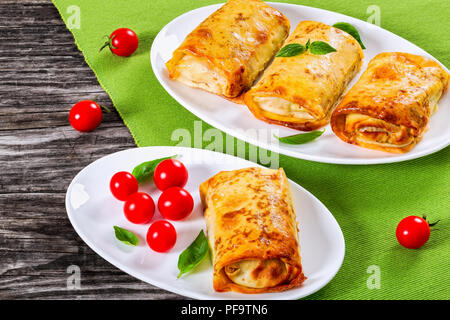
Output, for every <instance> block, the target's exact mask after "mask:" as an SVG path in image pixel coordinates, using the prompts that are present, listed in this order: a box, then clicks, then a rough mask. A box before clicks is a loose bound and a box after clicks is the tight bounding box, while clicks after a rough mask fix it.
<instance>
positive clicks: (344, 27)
mask: <svg viewBox="0 0 450 320" xmlns="http://www.w3.org/2000/svg"><path fill="white" fill-rule="evenodd" d="M333 27H335V28H338V29H340V30H342V31H345V32H347V33H348V34H349V35H351V36H352V37H353V38H355V40H356V41H358V43H359V45H360V46H361V48H363V49H365V48H366V47H365V46H364V44H363V43H362V41H361V37H360V36H359V32H358V30H356V28H355V27H354V26H353V25H351V24H350V23H347V22H337V23H335V24H333Z"/></svg>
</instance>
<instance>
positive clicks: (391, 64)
mask: <svg viewBox="0 0 450 320" xmlns="http://www.w3.org/2000/svg"><path fill="white" fill-rule="evenodd" d="M448 79H449V74H448V73H447V72H446V71H445V70H444V69H443V68H442V67H441V66H440V65H439V64H438V63H437V62H436V61H433V60H431V59H428V58H425V57H422V56H418V55H413V54H409V53H401V52H385V53H381V54H379V55H377V56H376V57H375V58H373V59H372V60H371V61H370V63H369V65H368V67H367V70H366V71H365V72H364V73H363V74H362V76H361V78H360V79H359V81H358V82H357V83H356V84H355V85H354V86H353V88H351V89H350V90H349V92H348V93H347V94H346V95H345V96H344V98H343V99H342V101H341V103H340V104H339V105H338V107H337V108H336V110H334V112H333V114H332V117H331V128H332V129H333V131H334V133H335V134H336V135H337V136H338V137H339V138H340V139H342V140H343V141H345V142H348V143H352V144H356V145H359V146H361V147H365V148H370V149H376V150H381V151H386V152H392V153H404V152H407V151H409V150H411V149H412V148H413V147H414V146H415V145H416V144H417V143H418V142H419V141H420V140H421V139H422V135H423V133H424V132H425V131H426V129H427V124H428V121H429V119H430V116H431V115H432V114H433V113H434V112H435V111H436V109H437V106H438V101H439V99H440V97H441V96H442V94H443V93H444V92H445V90H446V88H447V85H448Z"/></svg>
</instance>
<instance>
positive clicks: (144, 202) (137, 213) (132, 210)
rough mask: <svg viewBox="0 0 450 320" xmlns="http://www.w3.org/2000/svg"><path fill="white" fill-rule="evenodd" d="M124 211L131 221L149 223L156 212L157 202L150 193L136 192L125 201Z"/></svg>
mask: <svg viewBox="0 0 450 320" xmlns="http://www.w3.org/2000/svg"><path fill="white" fill-rule="evenodd" d="M123 212H124V213H125V217H126V218H127V219H128V221H130V222H131V223H136V224H144V223H148V222H150V220H152V218H153V214H154V213H155V203H154V202H153V199H152V197H150V196H149V195H148V194H146V193H144V192H135V193H133V194H132V195H130V196H129V197H128V198H127V200H126V201H125V204H124V206H123Z"/></svg>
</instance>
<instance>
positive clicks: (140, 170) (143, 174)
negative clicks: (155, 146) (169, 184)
mask: <svg viewBox="0 0 450 320" xmlns="http://www.w3.org/2000/svg"><path fill="white" fill-rule="evenodd" d="M176 157H177V155H174V156H170V157H165V158H160V159H155V160H151V161H147V162H143V163H141V164H140V165H138V166H136V167H135V168H134V169H133V172H132V173H131V174H132V175H133V176H134V177H135V178H136V179H137V181H138V183H142V182H144V181H146V180H148V179H150V178H153V172H154V171H155V168H156V166H157V165H158V164H159V163H160V162H161V161H164V160H167V159H172V158H176Z"/></svg>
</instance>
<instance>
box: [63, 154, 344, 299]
mask: <svg viewBox="0 0 450 320" xmlns="http://www.w3.org/2000/svg"><path fill="white" fill-rule="evenodd" d="M161 148H163V149H165V150H167V152H166V153H167V154H170V152H171V151H172V150H180V153H177V154H180V155H182V154H183V152H202V153H209V154H211V153H213V154H217V157H230V158H238V159H240V160H242V161H244V162H248V163H249V164H251V165H253V166H256V167H264V166H262V165H260V164H257V163H253V162H252V161H250V160H247V159H242V158H239V157H236V156H233V155H229V154H223V153H220V152H216V151H212V150H206V149H198V148H189V147H178V146H149V147H135V148H129V149H125V150H121V151H117V152H113V153H110V154H107V155H105V156H103V157H101V158H99V159H96V160H94V161H93V162H91V163H89V164H88V165H87V166H85V167H83V169H81V170H80V171H79V172H78V173H77V174H76V175H75V176H74V178H73V179H72V181H71V182H70V184H69V186H68V187H67V191H66V195H65V208H66V213H67V217H68V218H69V221H70V223H71V225H72V227H73V228H74V230H75V232H76V233H77V235H78V236H79V237H80V238H81V239H82V240H83V242H84V243H86V244H87V245H88V247H89V248H90V249H91V250H92V251H94V252H95V253H96V254H98V255H99V256H100V257H102V258H103V259H104V260H106V261H107V262H108V263H110V264H112V265H113V266H114V267H116V268H118V269H120V270H122V271H123V272H125V273H127V274H128V275H130V276H132V277H134V278H136V279H138V280H140V281H143V282H145V283H148V284H150V285H153V286H156V287H159V288H161V289H163V290H166V291H169V292H173V293H176V294H179V295H181V296H183V297H189V298H194V299H199V300H230V299H231V300H236V299H238V300H251V299H252V297H254V296H253V295H245V294H242V295H243V296H242V298H241V299H239V298H235V297H231V298H229V297H223V298H221V297H215V296H206V295H203V294H198V293H196V292H193V293H192V292H189V294H186V291H185V290H183V289H178V288H172V287H171V286H170V285H166V284H165V283H163V282H160V281H158V280H154V279H151V282H150V281H148V280H146V279H144V278H145V277H142V276H140V275H139V272H135V271H133V268H129V267H128V266H126V265H125V264H123V263H122V262H121V261H119V260H117V259H115V258H113V257H111V256H110V255H109V254H108V253H107V252H105V251H104V250H103V249H102V248H100V247H98V246H97V245H95V244H94V243H93V242H92V241H91V240H90V238H89V236H87V235H86V234H85V233H84V232H83V231H82V227H80V226H79V225H78V223H77V222H76V219H74V217H73V214H74V212H73V210H72V209H71V208H70V207H69V206H70V199H69V196H70V194H71V190H72V188H73V186H74V185H75V181H76V180H77V178H79V177H80V176H81V175H82V174H83V172H84V171H86V170H88V168H89V167H92V166H94V165H95V164H97V163H98V162H102V161H106V159H107V158H110V157H112V156H113V155H117V154H119V153H127V152H130V151H131V152H145V151H144V150H149V149H161ZM137 150H142V151H137ZM182 150H183V151H182ZM288 180H289V182H290V183H291V184H294V185H295V186H296V187H297V188H298V189H299V190H301V191H302V192H304V193H306V195H307V196H308V197H310V198H312V199H313V200H314V202H315V203H316V204H318V205H319V206H320V207H321V209H322V210H325V212H326V213H327V214H328V215H329V218H330V220H331V223H332V224H333V225H335V227H337V229H336V231H338V232H337V239H336V241H338V242H339V243H340V245H339V247H342V249H341V252H338V256H337V258H338V259H337V260H336V261H335V262H334V263H333V265H335V266H336V269H335V270H334V271H333V272H332V273H329V274H328V276H326V277H324V278H323V279H324V280H322V281H319V283H318V285H316V287H313V288H312V289H311V290H309V291H306V292H305V293H304V294H302V295H297V296H294V295H293V294H292V295H291V296H288V297H284V296H286V295H288V294H286V292H287V293H289V290H288V291H284V292H281V293H280V296H279V297H276V298H273V297H271V298H264V297H262V298H260V299H258V300H267V299H271V300H295V299H301V298H304V297H307V296H309V295H311V294H313V293H315V292H317V291H319V290H320V289H322V288H323V287H325V286H326V285H327V284H328V283H330V282H331V280H333V279H334V277H335V276H336V274H337V273H338V272H339V270H340V269H341V268H342V264H343V261H344V258H345V253H346V244H345V238H344V233H343V231H342V228H341V226H340V225H339V223H338V222H337V220H336V218H335V217H334V215H333V213H332V212H331V211H330V210H329V209H328V208H327V207H326V206H325V205H324V204H323V203H322V202H321V201H320V200H319V199H318V198H317V197H316V196H314V195H313V194H312V193H311V192H309V191H308V190H306V189H305V188H304V187H302V186H301V185H299V184H298V183H296V182H295V181H293V180H291V179H289V178H288ZM291 187H292V186H291ZM261 295H264V294H261ZM253 299H254V298H253Z"/></svg>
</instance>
